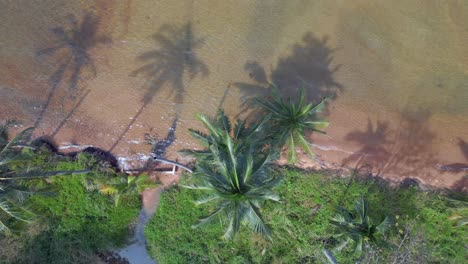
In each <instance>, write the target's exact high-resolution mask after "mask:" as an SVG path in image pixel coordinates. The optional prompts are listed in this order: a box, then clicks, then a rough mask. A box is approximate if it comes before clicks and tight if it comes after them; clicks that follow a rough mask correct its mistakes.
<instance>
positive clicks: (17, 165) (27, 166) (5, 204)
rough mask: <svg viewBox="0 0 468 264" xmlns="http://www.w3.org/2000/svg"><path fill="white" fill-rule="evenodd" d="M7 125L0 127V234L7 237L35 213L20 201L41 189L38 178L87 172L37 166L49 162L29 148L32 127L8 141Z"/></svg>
mask: <svg viewBox="0 0 468 264" xmlns="http://www.w3.org/2000/svg"><path fill="white" fill-rule="evenodd" d="M8 125H9V123H8V122H7V124H6V125H3V126H0V233H7V234H10V233H12V232H18V231H20V230H22V228H24V227H25V224H26V223H29V222H31V221H32V219H33V217H34V213H33V212H32V211H31V210H29V209H28V208H27V207H25V206H24V205H23V202H24V200H25V198H26V197H28V196H29V195H31V194H34V193H35V192H36V191H37V190H38V187H40V186H41V181H38V179H45V178H48V177H51V176H57V175H67V174H77V173H83V172H87V170H81V171H66V170H50V169H48V168H47V166H40V164H42V165H44V163H45V162H52V161H51V160H49V159H47V157H46V156H47V155H44V154H43V153H41V152H40V151H36V150H33V148H31V147H30V146H29V143H30V138H31V134H32V132H33V128H28V129H25V130H23V131H21V132H20V133H18V135H17V136H16V137H15V138H13V139H11V140H9V139H8V131H7V130H8Z"/></svg>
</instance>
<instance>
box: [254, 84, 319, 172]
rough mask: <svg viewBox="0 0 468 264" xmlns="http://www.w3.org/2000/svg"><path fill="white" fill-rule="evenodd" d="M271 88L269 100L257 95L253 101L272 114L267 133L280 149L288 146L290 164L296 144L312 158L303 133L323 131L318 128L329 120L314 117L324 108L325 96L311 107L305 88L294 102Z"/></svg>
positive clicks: (295, 159)
mask: <svg viewBox="0 0 468 264" xmlns="http://www.w3.org/2000/svg"><path fill="white" fill-rule="evenodd" d="M272 90H273V95H272V97H271V99H263V98H258V99H257V100H256V101H257V102H258V103H259V104H260V106H261V107H262V108H263V109H264V110H265V111H266V112H267V113H268V114H270V115H271V118H270V122H271V126H272V127H271V130H270V132H271V136H272V138H274V139H275V142H276V146H278V147H280V148H281V147H284V146H287V148H288V150H289V151H288V157H289V158H288V159H289V162H290V163H295V162H296V161H297V155H296V147H297V146H299V147H301V148H302V149H303V150H304V151H306V152H307V154H309V155H310V156H311V157H314V153H313V152H312V151H311V149H310V146H309V142H308V141H307V140H306V139H305V133H306V131H307V130H311V131H315V132H318V133H322V134H325V133H326V132H324V131H323V130H321V129H324V128H326V127H328V122H327V121H324V120H317V119H316V118H317V114H318V113H320V112H321V111H322V110H323V109H324V107H325V102H326V100H327V99H324V100H322V101H321V102H320V103H319V104H317V105H315V106H314V105H312V104H311V103H309V104H306V103H305V92H304V89H301V91H300V94H299V100H298V102H294V101H293V100H292V99H291V98H288V100H284V99H283V97H282V96H281V95H280V93H279V90H278V89H277V88H276V87H273V89H272Z"/></svg>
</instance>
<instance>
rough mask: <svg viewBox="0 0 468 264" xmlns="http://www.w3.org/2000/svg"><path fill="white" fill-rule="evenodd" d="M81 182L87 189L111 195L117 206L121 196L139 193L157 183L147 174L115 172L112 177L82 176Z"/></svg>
mask: <svg viewBox="0 0 468 264" xmlns="http://www.w3.org/2000/svg"><path fill="white" fill-rule="evenodd" d="M83 184H84V186H85V187H86V189H87V190H88V191H94V190H98V191H99V192H100V193H102V194H104V195H108V196H111V197H112V199H113V200H114V203H115V206H119V203H120V200H121V199H122V198H123V197H127V196H130V195H132V194H135V193H138V194H141V193H142V192H143V191H144V190H145V189H147V188H152V187H156V186H157V183H155V182H154V181H153V180H151V179H150V177H149V176H148V175H139V176H133V175H127V174H125V173H120V174H117V175H116V176H114V177H101V178H96V177H94V178H93V179H91V178H88V177H84V178H83Z"/></svg>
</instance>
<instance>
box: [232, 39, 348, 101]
mask: <svg viewBox="0 0 468 264" xmlns="http://www.w3.org/2000/svg"><path fill="white" fill-rule="evenodd" d="M334 51H335V50H334V49H333V48H331V47H330V45H329V43H328V38H327V37H323V38H318V37H316V36H315V35H313V34H312V33H307V34H306V35H305V36H304V37H303V39H302V42H301V43H299V44H296V45H294V46H293V47H292V50H291V54H290V55H289V56H287V57H284V58H280V60H279V61H278V63H277V65H276V67H275V68H274V69H273V70H272V71H271V73H270V77H269V78H268V74H267V72H266V71H265V68H264V67H263V66H262V65H260V64H259V63H258V62H255V61H248V62H247V63H246V64H245V66H244V70H245V71H246V72H248V74H249V77H250V78H251V79H252V81H253V82H252V83H242V82H237V83H234V85H235V86H236V87H238V88H239V89H240V91H241V93H242V97H241V100H242V102H243V107H244V110H246V108H249V107H250V106H251V103H252V99H253V98H255V97H257V96H268V95H269V94H270V92H271V88H272V84H274V85H275V86H277V87H278V89H279V90H280V92H281V94H283V95H286V96H291V97H292V98H295V97H297V95H298V91H299V89H300V88H304V89H305V91H306V95H307V99H308V101H309V102H312V103H314V104H316V103H319V102H320V101H321V100H322V99H324V98H326V97H330V98H332V99H333V98H335V96H336V94H337V92H338V91H340V90H343V89H344V87H343V86H342V85H341V84H340V83H338V81H336V80H335V78H334V74H335V73H336V72H337V71H338V70H339V68H340V65H338V66H333V65H332V64H333V56H332V53H333V52H334Z"/></svg>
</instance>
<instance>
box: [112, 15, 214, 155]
mask: <svg viewBox="0 0 468 264" xmlns="http://www.w3.org/2000/svg"><path fill="white" fill-rule="evenodd" d="M153 39H154V40H155V42H156V46H157V48H156V49H155V50H152V51H148V52H145V53H143V54H141V55H139V56H138V57H137V60H138V61H140V62H143V63H146V64H145V65H143V66H141V67H140V68H138V69H137V70H135V71H133V72H132V74H131V76H140V75H143V76H144V77H145V78H146V79H147V85H146V88H147V91H146V93H145V95H144V97H143V99H142V101H141V102H142V105H141V107H140V109H139V110H138V112H137V113H136V114H135V116H134V117H133V118H132V121H131V122H130V123H129V124H128V126H127V127H126V128H125V129H124V131H123V132H122V134H121V135H120V136H119V138H118V139H117V141H116V142H115V143H114V144H113V145H112V146H111V148H110V149H109V151H112V150H113V149H114V148H115V147H116V146H117V145H118V144H119V142H120V141H121V140H122V138H123V137H124V136H125V134H127V132H128V131H129V130H130V128H131V126H132V125H133V124H134V123H135V121H136V120H137V119H138V117H139V116H140V115H141V113H142V112H143V110H144V109H145V107H146V106H148V104H149V103H151V101H152V100H153V98H154V96H156V94H157V93H158V92H159V91H160V89H162V88H163V87H165V86H170V88H171V89H174V90H175V102H176V103H177V104H182V103H183V96H184V92H185V84H184V78H185V77H187V78H188V79H189V80H193V79H194V78H196V77H197V76H199V75H201V77H205V76H207V75H208V74H209V70H208V67H207V66H206V65H205V63H203V61H202V60H201V59H199V58H198V56H197V54H196V50H197V49H199V48H200V47H201V46H202V45H203V40H202V39H198V38H196V37H195V34H194V32H193V28H192V23H190V22H188V23H187V24H185V25H184V26H182V27H176V26H170V25H164V26H162V27H161V28H160V29H159V31H158V32H157V33H156V34H155V35H154V36H153ZM177 114H178V113H177ZM176 121H177V117H176Z"/></svg>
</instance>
